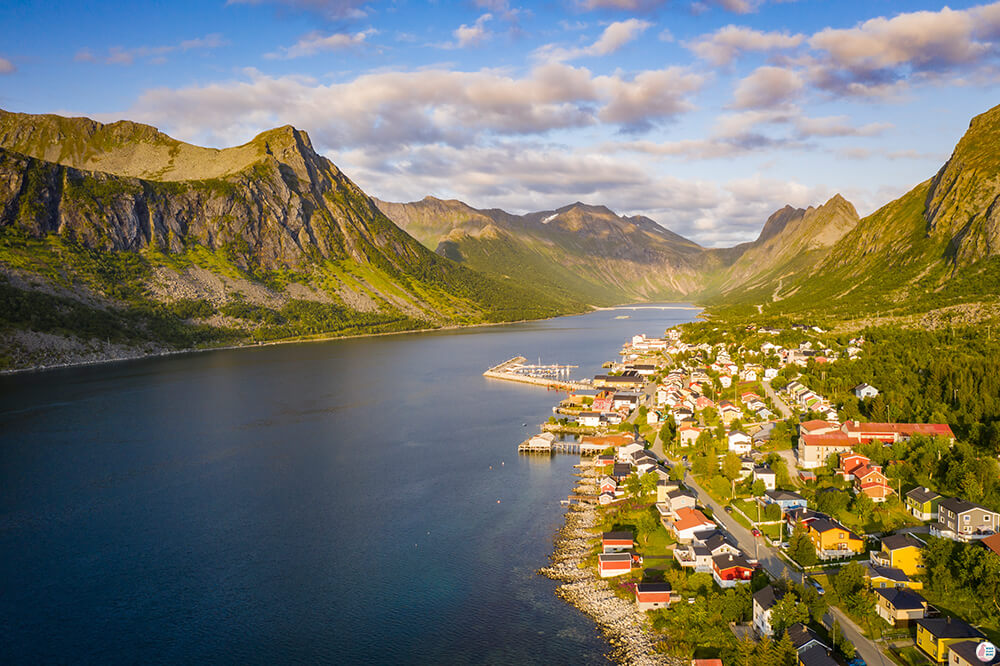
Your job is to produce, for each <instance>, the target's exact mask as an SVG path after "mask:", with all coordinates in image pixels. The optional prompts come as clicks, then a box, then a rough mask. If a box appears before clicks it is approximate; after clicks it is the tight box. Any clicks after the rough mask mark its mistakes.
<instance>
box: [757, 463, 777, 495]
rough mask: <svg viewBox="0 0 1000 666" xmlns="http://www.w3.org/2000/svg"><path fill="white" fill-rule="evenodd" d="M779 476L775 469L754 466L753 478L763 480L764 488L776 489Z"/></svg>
mask: <svg viewBox="0 0 1000 666" xmlns="http://www.w3.org/2000/svg"><path fill="white" fill-rule="evenodd" d="M776 478H777V477H776V476H775V474H774V470H773V469H771V468H770V467H754V468H753V480H754V481H761V482H762V483H763V484H764V488H766V489H767V490H774V489H775V487H776V483H775V479H776Z"/></svg>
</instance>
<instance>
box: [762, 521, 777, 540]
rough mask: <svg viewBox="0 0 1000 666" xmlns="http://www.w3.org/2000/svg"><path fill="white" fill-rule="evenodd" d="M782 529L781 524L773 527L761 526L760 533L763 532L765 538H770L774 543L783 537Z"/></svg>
mask: <svg viewBox="0 0 1000 666" xmlns="http://www.w3.org/2000/svg"><path fill="white" fill-rule="evenodd" d="M781 528H782V524H781V523H777V524H773V525H761V526H760V531H761V532H763V534H764V536H766V537H768V538H769V539H771V540H772V541H778V540H779V539H781V537H782V532H781Z"/></svg>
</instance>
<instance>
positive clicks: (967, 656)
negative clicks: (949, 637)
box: [948, 641, 1000, 666]
mask: <svg viewBox="0 0 1000 666" xmlns="http://www.w3.org/2000/svg"><path fill="white" fill-rule="evenodd" d="M978 645H979V641H960V642H958V643H952V644H951V645H949V646H948V649H949V650H950V651H951V652H954V653H955V654H957V655H958V656H959V657H961V658H962V659H964V660H965V661H966V662H967V663H969V664H982V666H996V665H997V664H1000V654H997V656H995V657H993V658H992V659H990V660H989V661H980V660H979V657H977V656H976V646H978ZM948 659H949V663H950V662H951V657H950V656H949V658H948Z"/></svg>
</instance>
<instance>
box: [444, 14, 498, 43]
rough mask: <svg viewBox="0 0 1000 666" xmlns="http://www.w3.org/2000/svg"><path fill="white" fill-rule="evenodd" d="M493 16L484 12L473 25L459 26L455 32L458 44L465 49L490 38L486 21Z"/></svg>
mask: <svg viewBox="0 0 1000 666" xmlns="http://www.w3.org/2000/svg"><path fill="white" fill-rule="evenodd" d="M492 18H493V15H492V14H483V15H482V16H480V17H479V18H477V19H476V22H475V23H473V24H472V25H464V24H463V25H461V26H459V27H458V28H457V29H456V30H455V32H454V33H453V34H454V36H455V43H456V46H457V47H458V48H462V49H464V48H466V47H469V46H478V45H479V44H481V43H482V42H484V41H486V40H487V39H489V38H490V31H489V30H487V29H486V22H487V21H489V20H491V19H492Z"/></svg>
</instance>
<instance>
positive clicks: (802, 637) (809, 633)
mask: <svg viewBox="0 0 1000 666" xmlns="http://www.w3.org/2000/svg"><path fill="white" fill-rule="evenodd" d="M786 631H787V632H788V638H789V639H791V641H792V645H794V646H795V649H796V650H801V649H802V648H804V647H805V646H807V645H809V643H811V642H813V641H816V642H817V643H819V644H820V645H822V646H823V647H824V648H827V649H829V647H828V646H827V645H826V643H824V642H823V641H821V640H820V639H819V635H818V634H817V633H816V632H815V631H813V630H812V629H810V628H809V627H807V626H806V625H804V624H802V623H801V622H796V623H795V624H793V625H792V626H790V627H788V629H787V630H786Z"/></svg>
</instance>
